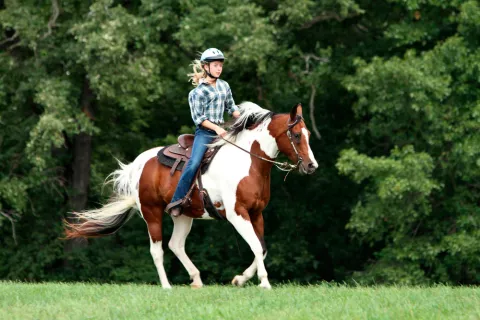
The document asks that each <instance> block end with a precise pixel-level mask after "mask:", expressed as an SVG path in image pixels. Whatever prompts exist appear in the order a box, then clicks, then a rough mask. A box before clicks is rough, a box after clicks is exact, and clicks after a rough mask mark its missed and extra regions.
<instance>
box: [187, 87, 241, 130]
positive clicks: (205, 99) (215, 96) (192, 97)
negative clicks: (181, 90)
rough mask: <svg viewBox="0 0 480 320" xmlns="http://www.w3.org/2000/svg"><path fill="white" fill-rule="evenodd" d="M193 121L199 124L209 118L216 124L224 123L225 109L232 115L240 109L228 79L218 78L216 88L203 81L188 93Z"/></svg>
mask: <svg viewBox="0 0 480 320" xmlns="http://www.w3.org/2000/svg"><path fill="white" fill-rule="evenodd" d="M188 102H189V104H190V111H191V112H192V119H193V122H195V124H196V125H197V126H199V125H200V124H201V123H202V122H203V121H205V120H209V121H211V122H213V123H216V124H221V123H223V122H224V121H223V113H224V112H225V109H226V110H227V111H228V113H229V114H230V115H231V114H232V113H233V112H234V111H236V110H238V108H237V106H236V105H235V101H233V97H232V90H230V86H229V85H228V83H227V82H226V81H223V80H220V79H217V83H216V88H215V87H214V86H212V85H209V84H207V83H205V82H202V83H200V84H199V85H198V87H196V88H195V89H193V90H192V91H190V94H189V95H188Z"/></svg>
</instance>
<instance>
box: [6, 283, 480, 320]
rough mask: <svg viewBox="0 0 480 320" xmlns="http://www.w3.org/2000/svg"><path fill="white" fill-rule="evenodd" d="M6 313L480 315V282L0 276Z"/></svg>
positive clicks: (86, 316)
mask: <svg viewBox="0 0 480 320" xmlns="http://www.w3.org/2000/svg"><path fill="white" fill-rule="evenodd" d="M0 319H179V320H187V319H272V320H278V319H480V289H479V288H474V287H448V286H435V287H425V288H422V287H381V286H379V287H346V286H335V285H315V286H313V285H312V286H296V285H280V286H275V287H274V288H273V290H271V291H265V290H261V289H259V288H257V287H256V286H253V285H252V286H247V287H246V288H234V287H229V286H206V287H204V288H203V289H199V290H192V289H190V288H189V287H186V286H175V287H174V288H173V289H172V290H170V291H167V290H162V289H161V288H160V287H159V286H153V285H136V284H130V285H100V284H87V283H74V284H67V283H40V284H27V283H19V282H0Z"/></svg>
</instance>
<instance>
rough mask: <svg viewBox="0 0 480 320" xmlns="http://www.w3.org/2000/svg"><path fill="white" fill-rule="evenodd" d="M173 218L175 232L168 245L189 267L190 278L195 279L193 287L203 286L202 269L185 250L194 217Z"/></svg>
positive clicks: (181, 216)
mask: <svg viewBox="0 0 480 320" xmlns="http://www.w3.org/2000/svg"><path fill="white" fill-rule="evenodd" d="M172 219H173V233H172V238H171V239H170V242H169V243H168V247H169V248H170V250H172V251H173V253H174V254H175V255H176V256H177V258H178V259H179V260H180V262H182V264H183V266H184V267H185V269H187V272H188V274H189V275H190V279H192V280H193V281H192V283H191V284H190V285H191V286H192V288H201V287H202V286H203V283H202V279H201V278H200V271H198V269H197V268H196V267H195V265H194V264H193V262H192V261H191V260H190V258H189V257H188V256H187V253H186V252H185V240H186V239H187V236H188V234H189V233H190V230H191V229H192V222H193V219H192V218H190V217H187V216H184V215H180V216H178V217H172Z"/></svg>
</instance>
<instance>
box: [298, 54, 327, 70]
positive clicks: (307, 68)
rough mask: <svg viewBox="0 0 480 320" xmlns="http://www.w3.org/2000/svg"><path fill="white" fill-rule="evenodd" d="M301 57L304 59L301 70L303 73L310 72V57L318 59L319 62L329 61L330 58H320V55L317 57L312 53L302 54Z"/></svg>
mask: <svg viewBox="0 0 480 320" xmlns="http://www.w3.org/2000/svg"><path fill="white" fill-rule="evenodd" d="M303 58H304V59H305V71H303V73H304V74H307V73H309V72H310V70H309V68H310V59H314V60H317V61H320V62H323V63H327V62H329V61H330V60H329V59H328V58H322V57H318V56H316V55H314V54H311V53H309V54H306V55H304V56H303Z"/></svg>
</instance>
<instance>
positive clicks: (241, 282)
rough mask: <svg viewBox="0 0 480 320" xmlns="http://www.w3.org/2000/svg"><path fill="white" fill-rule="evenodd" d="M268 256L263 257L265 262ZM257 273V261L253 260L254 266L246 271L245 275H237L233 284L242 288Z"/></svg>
mask: <svg viewBox="0 0 480 320" xmlns="http://www.w3.org/2000/svg"><path fill="white" fill-rule="evenodd" d="M266 256H267V254H266V253H265V255H264V256H263V260H265V257H266ZM255 271H257V261H256V259H253V262H252V264H251V265H250V267H248V268H247V269H245V271H243V274H241V275H237V276H235V277H234V278H233V280H232V284H233V285H236V286H239V287H242V286H243V285H244V284H245V283H246V282H247V281H248V280H250V279H252V278H253V276H254V275H255Z"/></svg>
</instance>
